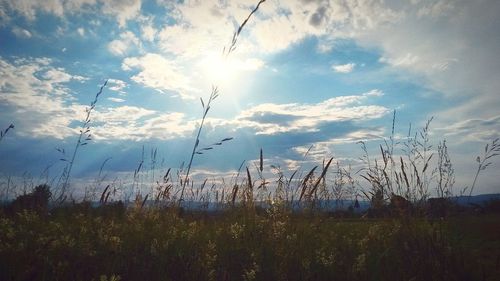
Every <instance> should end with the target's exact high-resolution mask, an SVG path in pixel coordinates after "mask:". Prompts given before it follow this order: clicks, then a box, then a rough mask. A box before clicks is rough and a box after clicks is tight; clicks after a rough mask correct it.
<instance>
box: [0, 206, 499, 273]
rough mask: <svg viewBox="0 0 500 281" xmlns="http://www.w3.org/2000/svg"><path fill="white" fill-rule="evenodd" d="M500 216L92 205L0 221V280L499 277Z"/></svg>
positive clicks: (5, 217)
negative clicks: (382, 215)
mask: <svg viewBox="0 0 500 281" xmlns="http://www.w3.org/2000/svg"><path fill="white" fill-rule="evenodd" d="M499 262H500V215H498V214H483V215H480V216H478V215H476V216H472V215H464V216H461V217H452V218H449V219H445V220H443V219H435V220H430V219H426V218H375V219H364V218H360V217H351V218H335V217H334V216H331V215H329V214H327V213H321V212H305V211H304V212H301V213H290V212H289V211H287V209H285V208H282V206H280V205H279V204H278V205H274V206H272V207H271V208H269V209H267V210H263V209H255V208H249V207H245V208H244V207H241V208H234V209H231V210H228V211H223V212H218V213H208V212H188V211H185V210H184V211H183V210H181V209H176V208H169V209H155V208H149V209H142V208H129V209H125V208H124V207H123V206H121V205H120V204H112V205H107V206H101V207H99V208H91V207H90V206H89V205H86V204H77V205H72V206H67V207H60V208H56V209H53V210H52V211H51V213H50V214H47V215H39V214H37V213H36V212H30V211H22V212H20V213H18V214H15V215H10V214H7V213H6V212H3V213H2V214H1V215H0V279H1V280H499V279H498V278H499V276H500V270H499V268H500V267H499Z"/></svg>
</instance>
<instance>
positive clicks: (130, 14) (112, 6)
mask: <svg viewBox="0 0 500 281" xmlns="http://www.w3.org/2000/svg"><path fill="white" fill-rule="evenodd" d="M102 4H103V7H102V11H103V12H104V13H105V14H110V15H113V16H115V17H116V19H117V21H118V25H119V26H120V27H121V28H124V27H125V25H126V23H127V21H128V20H131V19H134V18H136V17H137V16H139V14H140V11H141V0H107V1H102Z"/></svg>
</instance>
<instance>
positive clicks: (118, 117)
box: [92, 106, 196, 141]
mask: <svg viewBox="0 0 500 281" xmlns="http://www.w3.org/2000/svg"><path fill="white" fill-rule="evenodd" d="M95 121H96V123H95V124H94V127H93V130H92V132H93V135H94V136H95V138H96V139H99V140H133V141H142V140H146V139H160V140H170V139H175V138H179V137H186V136H187V135H190V134H192V133H193V131H194V129H195V125H196V122H195V121H187V120H186V118H185V115H184V114H182V113H178V112H171V113H162V114H159V113H157V112H155V111H152V110H147V109H144V108H139V107H134V106H121V107H114V108H108V109H105V110H103V111H102V112H96V117H95Z"/></svg>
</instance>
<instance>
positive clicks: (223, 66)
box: [200, 53, 240, 86]
mask: <svg viewBox="0 0 500 281" xmlns="http://www.w3.org/2000/svg"><path fill="white" fill-rule="evenodd" d="M200 68H201V71H202V73H203V75H204V76H205V77H206V79H207V80H208V81H209V82H210V83H212V84H214V85H218V86H229V85H231V83H233V82H234V80H235V79H236V77H237V76H238V74H239V71H240V69H239V67H238V66H237V63H235V61H234V59H231V58H230V57H226V56H223V55H222V54H220V53H208V54H207V55H205V56H204V57H203V59H202V60H201V62H200Z"/></svg>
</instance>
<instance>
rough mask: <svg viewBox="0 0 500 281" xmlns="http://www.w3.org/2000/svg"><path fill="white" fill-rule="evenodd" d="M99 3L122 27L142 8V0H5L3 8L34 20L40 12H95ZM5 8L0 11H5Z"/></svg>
mask: <svg viewBox="0 0 500 281" xmlns="http://www.w3.org/2000/svg"><path fill="white" fill-rule="evenodd" d="M98 4H100V5H102V7H100V9H99V11H102V12H103V13H104V14H106V15H112V16H115V17H116V20H117V22H118V24H119V26H120V27H122V28H123V27H125V25H126V22H127V21H128V20H131V19H134V18H136V17H137V16H139V14H140V10H141V0H72V1H65V0H49V1H31V0H5V1H3V5H4V6H3V7H2V8H3V9H7V10H10V11H14V12H16V13H19V14H20V15H22V16H23V17H25V18H26V19H28V20H30V21H34V20H35V19H36V18H37V16H38V15H39V14H40V13H47V14H53V15H55V16H57V17H61V18H62V17H65V16H67V15H68V14H70V15H71V14H76V13H81V12H91V13H94V14H95V13H96V10H97V6H98ZM3 9H1V10H0V11H1V12H2V13H5V11H4V10H3Z"/></svg>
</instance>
